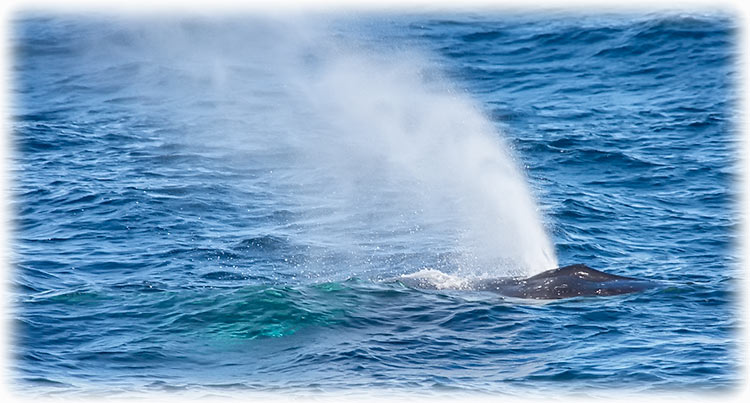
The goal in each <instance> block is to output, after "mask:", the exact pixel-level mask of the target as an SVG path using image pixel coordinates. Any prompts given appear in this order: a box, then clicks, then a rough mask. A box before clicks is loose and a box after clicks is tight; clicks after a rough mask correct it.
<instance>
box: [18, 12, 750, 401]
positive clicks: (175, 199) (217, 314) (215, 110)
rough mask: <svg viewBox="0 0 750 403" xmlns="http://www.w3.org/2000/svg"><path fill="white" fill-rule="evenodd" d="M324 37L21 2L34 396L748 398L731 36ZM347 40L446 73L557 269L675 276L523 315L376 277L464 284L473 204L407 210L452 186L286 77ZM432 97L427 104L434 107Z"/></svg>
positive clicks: (543, 28) (404, 28)
mask: <svg viewBox="0 0 750 403" xmlns="http://www.w3.org/2000/svg"><path fill="white" fill-rule="evenodd" d="M318 25H319V26H317V27H316V28H314V30H313V31H314V32H315V33H316V35H318V36H317V37H314V36H311V35H308V34H306V33H305V31H304V30H302V29H301V28H300V27H299V26H298V25H296V24H294V23H284V22H277V21H273V20H265V19H263V18H259V17H253V16H248V17H235V18H225V19H218V18H198V17H191V18H188V17H185V18H176V17H170V18H167V17H163V18H162V19H158V18H155V17H141V19H133V20H127V19H121V18H107V17H104V16H99V17H93V16H75V15H58V16H56V15H40V14H19V15H16V18H15V19H14V21H13V23H12V45H13V58H12V59H11V61H12V65H13V70H12V84H13V88H12V96H11V101H12V116H13V120H12V139H11V140H12V143H13V145H14V150H13V151H12V152H11V153H10V154H9V156H10V157H11V160H12V161H11V163H10V168H11V172H10V177H11V178H12V181H11V186H12V189H11V190H12V192H11V194H12V196H11V203H12V212H13V213H12V216H13V218H14V226H13V229H12V243H11V249H12V256H11V257H10V260H11V264H12V268H13V273H12V275H11V279H12V283H13V289H12V290H13V291H12V297H13V302H14V305H13V306H14V309H13V312H12V315H13V323H14V325H13V327H12V331H13V337H12V340H13V342H12V346H11V349H12V354H13V357H14V359H13V360H12V362H11V365H12V368H13V382H14V385H15V387H16V388H17V389H18V390H19V391H23V393H26V394H31V395H47V394H62V395H70V394H77V393H83V394H89V393H115V392H123V393H132V392H144V391H145V392H147V393H157V392H170V393H175V392H179V391H181V392H186V393H191V392H196V391H197V392H200V393H206V394H213V395H215V394H226V393H229V394H231V393H240V394H242V393H250V392H270V393H282V394H283V393H290V394H295V393H317V392H323V393H333V392H340V391H357V390H369V389H373V388H374V389H377V390H381V391H384V390H388V391H395V393H404V394H411V393H417V394H443V393H453V392H456V393H463V392H467V393H475V392H476V393H490V394H510V395H518V396H529V395H530V394H533V395H545V394H551V393H555V394H557V393H576V394H583V395H593V396H597V395H602V396H607V394H608V393H611V390H612V389H618V390H621V391H623V392H633V393H639V392H643V393H660V392H664V393H669V392H673V391H681V392H686V393H698V392H703V391H726V390H733V389H734V388H735V387H737V386H738V384H739V382H740V380H741V379H740V373H739V365H740V362H739V360H740V358H739V351H738V350H739V337H740V335H739V334H738V332H739V323H740V318H739V313H738V312H739V307H738V301H737V299H738V298H737V294H738V288H739V283H738V281H737V278H738V276H739V269H740V266H741V257H740V254H739V250H738V248H737V247H736V244H737V242H738V238H739V233H738V231H739V229H738V225H739V222H740V211H739V207H738V205H737V202H736V201H737V200H738V194H739V188H738V186H737V185H736V183H737V177H736V175H737V167H736V163H737V159H738V150H739V144H738V142H739V132H738V128H737V125H738V117H737V116H738V111H737V100H738V96H739V94H738V87H737V81H738V73H737V67H736V66H735V58H736V55H737V53H738V46H737V36H736V32H735V31H736V29H737V21H736V20H734V19H733V18H731V17H730V16H727V15H724V14H700V13H677V12H672V13H670V12H664V13H653V14H648V13H641V14H572V13H571V14H566V13H546V14H545V13H515V14H514V13H511V14H503V13H496V14H491V13H490V14H487V13H482V14H470V13H467V14H457V15H447V14H446V15H442V14H433V15H418V14H415V15H395V14H393V15H390V14H382V15H369V16H343V15H339V16H337V17H336V18H333V17H325V18H322V19H321V21H319V22H318ZM298 29H299V30H301V33H299V32H296V30H298ZM323 44H324V45H323ZM337 47H341V48H346V49H349V50H352V49H354V50H353V52H356V53H358V54H365V55H369V54H374V55H381V56H380V57H382V56H383V55H385V57H386V59H387V58H388V57H389V55H394V56H393V62H394V63H395V62H396V59H399V58H403V57H405V56H404V55H412V54H413V55H419V57H418V59H419V60H421V61H420V62H418V63H417V62H415V65H416V66H418V70H419V71H420V73H419V74H420V77H424V78H425V81H426V82H427V84H425V85H426V86H429V85H431V84H429V83H433V84H434V83H438V84H435V85H436V86H441V85H442V86H443V87H447V89H444V90H445V91H448V92H449V93H451V94H454V95H455V96H456V97H459V98H460V99H463V100H466V102H470V103H472V104H473V105H475V106H476V108H477V109H478V110H479V111H480V112H481V114H482V115H483V116H485V117H486V118H487V120H488V121H489V122H490V123H491V125H492V127H493V128H494V130H495V134H496V136H498V138H504V139H505V140H504V141H506V142H507V146H508V147H509V149H510V150H512V151H511V154H512V155H513V156H514V158H515V161H516V163H517V165H518V166H520V167H522V169H523V172H524V175H525V177H524V181H526V182H527V183H528V185H529V187H530V189H531V192H532V194H533V195H534V198H535V199H536V202H537V203H538V208H539V213H540V216H541V220H542V224H543V226H544V228H545V230H546V232H547V233H548V234H549V237H550V239H551V243H552V245H554V248H555V250H556V253H557V260H558V262H559V263H560V264H561V265H564V264H572V263H586V264H587V265H589V266H591V267H594V268H597V269H600V270H604V271H607V272H610V273H614V274H619V275H626V276H633V277H638V278H644V279H650V280H654V281H657V282H659V283H660V286H659V287H657V288H655V289H653V290H649V291H646V292H643V293H638V294H631V295H623V296H615V297H602V298H574V299H569V300H560V301H554V302H531V301H518V300H510V299H503V298H502V297H500V296H497V295H495V294H492V293H484V292H476V291H471V290H452V289H444V290H420V289H413V288H408V287H405V286H403V285H401V284H400V283H398V282H394V281H384V280H387V279H388V278H392V277H398V276H399V275H402V274H409V273H414V272H417V271H419V270H421V269H424V268H427V267H430V268H435V269H437V270H441V271H443V272H446V273H454V274H455V272H456V267H455V264H454V261H453V260H452V259H451V258H450V256H451V254H452V253H454V252H455V251H454V250H452V248H453V246H455V243H452V240H451V239H449V238H448V237H447V236H446V235H445V234H446V232H445V231H442V230H441V228H443V229H445V228H448V227H449V226H448V225H446V226H442V227H441V226H440V225H438V221H439V220H440V219H445V220H446V221H448V222H450V221H451V220H459V221H460V220H461V218H462V214H463V213H460V212H458V211H453V210H451V209H446V210H445V211H442V212H441V214H436V215H434V216H432V215H427V214H421V215H420V214H416V213H414V212H415V211H421V210H419V208H420V206H421V205H422V203H423V202H422V201H424V200H428V201H429V200H430V197H432V195H436V194H441V195H442V194H447V193H446V192H442V193H441V192H440V189H433V191H426V192H424V194H422V195H421V197H422V198H418V197H416V196H414V195H412V194H408V189H412V188H413V187H409V186H405V185H404V186H402V185H403V184H395V185H394V183H392V182H389V181H387V180H385V179H384V178H386V176H383V175H381V174H380V172H379V171H378V170H372V171H368V172H365V173H364V174H362V175H353V174H352V172H357V169H358V167H359V166H368V167H369V166H375V165H372V161H369V160H366V156H367V155H368V153H367V152H363V153H361V154H362V156H359V154H358V155H355V156H347V158H349V159H348V160H347V161H345V162H346V163H342V164H341V165H336V163H337V162H338V158H336V156H337V154H335V153H334V154H331V155H333V158H328V157H327V155H328V154H325V153H326V152H329V151H330V150H331V149H332V147H333V144H334V142H330V141H329V142H327V141H328V140H326V139H328V138H330V136H331V134H330V133H332V132H331V131H330V130H331V128H330V127H327V126H326V125H325V123H326V122H329V121H331V120H332V119H335V117H336V116H340V115H341V114H344V115H347V114H349V113H350V111H346V110H343V111H342V110H339V112H335V110H334V109H332V108H328V107H319V108H318V109H315V108H313V107H311V106H310V103H309V102H308V101H304V100H302V98H301V97H297V96H295V94H294V93H291V94H290V92H289V90H288V88H289V85H291V84H290V81H288V79H290V77H294V78H299V79H304V78H305V77H304V74H302V75H301V78H300V76H293V75H291V74H292V73H286V72H285V69H287V68H291V67H290V66H291V65H292V64H293V63H284V62H283V61H284V60H287V59H285V57H292V58H294V57H297V56H299V58H298V59H294V60H297V61H299V63H300V64H299V66H301V67H299V68H297V69H295V70H294V71H302V72H303V73H304V72H305V71H310V72H311V73H310V74H314V72H315V71H316V68H317V67H316V66H319V65H320V63H325V60H326V58H327V57H329V56H330V55H331V54H336V52H338V50H336V49H338V48H337ZM332 49H333V50H332ZM287 53H289V54H292V56H289V55H288V54H287ZM376 57H378V56H376ZM415 58H416V56H415ZM355 66H356V65H355ZM350 70H356V68H354V69H350ZM355 73H356V71H355ZM347 74H348V73H347ZM368 75H369V76H370V77H371V79H372V81H373V82H374V83H376V84H373V85H374V86H375V87H377V86H378V85H377V83H378V82H379V81H378V80H385V79H384V78H382V77H379V76H378V73H377V71H376V72H372V73H368ZM431 77H432V78H431ZM435 77H438V78H435ZM337 79H338V76H334V77H333V80H334V81H335V80H337ZM431 80H432V81H431ZM350 87H353V88H352V91H354V94H355V95H356V96H357V97H363V98H362V99H366V97H368V96H371V91H368V90H362V91H361V92H357V91H358V87H357V86H356V85H354V86H350ZM375 87H373V88H375ZM441 91H442V90H441ZM334 96H335V95H333V94H330V93H324V92H322V93H315V95H314V97H313V99H316V100H320V102H326V101H327V100H328V99H329V98H332V97H334ZM406 96H408V91H405V92H404V93H401V92H398V91H392V94H389V96H386V97H384V100H383V101H382V102H383V105H385V107H386V108H387V106H388V105H389V102H391V101H394V100H399V99H402V98H404V97H406ZM425 102H426V104H424V105H420V108H418V109H417V110H424V111H429V110H431V109H433V107H437V106H434V105H430V103H429V101H425ZM323 105H325V104H323ZM346 108H347V106H346V103H344V106H343V109H346ZM347 116H349V115H347ZM359 124H360V125H361V127H362V129H363V130H365V129H366V126H367V125H368V124H369V123H368V122H367V121H366V119H365V121H360V122H359ZM326 130H329V131H326ZM315 136H318V137H315ZM340 138H349V137H340ZM428 140H429V139H428ZM337 141H339V140H337ZM342 141H343V140H342ZM319 144H324V145H326V147H323V146H317V145H319ZM373 144H376V145H377V144H379V143H378V142H377V141H375V140H373ZM329 146H330V147H329ZM373 147H374V146H373ZM359 150H368V144H367V141H365V144H364V145H360V148H359ZM399 150H400V149H396V151H395V152H394V153H393V154H394V156H393V157H394V158H397V157H400V156H401V154H400V151H399ZM331 152H332V151H331ZM332 153H333V152H332ZM319 154H323V155H324V157H321V158H317V156H318V155H319ZM378 155H380V154H378ZM320 161H323V163H322V164H321V163H320ZM415 172H418V171H415ZM342 177H346V178H347V180H345V181H344V180H342V179H341V178H342ZM403 178H405V179H404V180H405V181H407V182H408V179H409V177H408V176H404V177H402V179H403ZM409 183H411V182H409ZM343 188H347V189H349V190H351V189H353V191H351V192H348V193H347V192H346V190H344V189H343ZM339 189H342V190H341V192H338V190H339ZM425 189H427V188H425ZM405 192H406V193H405ZM342 194H344V196H342ZM352 194H354V196H353V195H352ZM405 195H406V196H405ZM413 196H414V197H413ZM456 196H457V197H459V198H460V197H464V196H467V195H456ZM508 197H513V195H509V196H508ZM394 200H395V201H397V202H394ZM406 201H408V203H407V202H406ZM412 213H414V214H412ZM510 214H513V212H510ZM393 217H401V218H400V219H394V218H393ZM404 217H406V218H404ZM430 220H433V221H430ZM531 224H532V223H530V224H529V225H531ZM506 230H508V229H507V228H505V227H498V228H493V229H492V231H496V232H498V233H500V234H501V235H502V232H503V231H506ZM517 235H518V234H510V236H511V237H513V236H517ZM475 269H476V268H475ZM486 269H487V270H489V271H491V270H492V268H486ZM459 273H460V270H459ZM498 274H502V273H499V272H498Z"/></svg>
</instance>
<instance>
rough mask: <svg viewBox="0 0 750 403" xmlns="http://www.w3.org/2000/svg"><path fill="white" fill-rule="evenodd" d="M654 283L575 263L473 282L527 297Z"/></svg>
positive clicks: (625, 289)
mask: <svg viewBox="0 0 750 403" xmlns="http://www.w3.org/2000/svg"><path fill="white" fill-rule="evenodd" d="M655 286H656V284H655V283H654V282H652V281H648V280H640V279H636V278H632V277H624V276H617V275H614V274H608V273H604V272H601V271H599V270H595V269H592V268H591V267H588V266H586V265H585V264H573V265H570V266H565V267H560V268H557V269H552V270H547V271H545V272H542V273H539V274H537V275H535V276H532V277H529V278H525V279H517V278H501V279H489V280H478V281H476V282H473V283H472V284H471V288H472V289H474V290H478V291H491V292H495V293H498V294H500V295H502V296H506V297H512V298H526V299H562V298H572V297H586V296H608V295H620V294H630V293H634V292H641V291H644V290H647V289H649V288H653V287H655Z"/></svg>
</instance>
